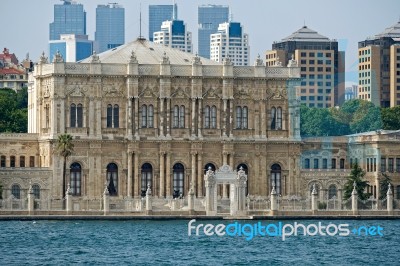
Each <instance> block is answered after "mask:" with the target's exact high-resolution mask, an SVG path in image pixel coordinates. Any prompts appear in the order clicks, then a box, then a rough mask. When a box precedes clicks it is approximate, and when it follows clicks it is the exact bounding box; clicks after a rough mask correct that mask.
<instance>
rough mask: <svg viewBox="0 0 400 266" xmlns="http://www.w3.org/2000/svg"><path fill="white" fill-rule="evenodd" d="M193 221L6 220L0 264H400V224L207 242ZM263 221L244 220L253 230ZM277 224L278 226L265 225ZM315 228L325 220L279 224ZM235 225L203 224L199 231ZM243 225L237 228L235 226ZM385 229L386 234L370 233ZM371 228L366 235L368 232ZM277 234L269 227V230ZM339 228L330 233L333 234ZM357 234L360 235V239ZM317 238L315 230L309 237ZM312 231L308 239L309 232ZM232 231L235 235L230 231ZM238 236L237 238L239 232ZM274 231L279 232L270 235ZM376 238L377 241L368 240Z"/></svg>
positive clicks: (1, 226) (0, 232)
mask: <svg viewBox="0 0 400 266" xmlns="http://www.w3.org/2000/svg"><path fill="white" fill-rule="evenodd" d="M188 222H189V221H188V220H173V221H172V220H168V221H146V220H140V221H46V220H38V221H2V222H0V265H71V264H84V265H104V264H107V265H109V264H114V265H128V264H129V265H136V264H142V265H150V264H151V265H396V264H397V265H399V263H400V260H399V252H400V233H399V228H400V221H398V220H391V221H389V220H376V221H375V220H365V221H362V220H361V221H360V220H354V221H352V220H346V221H340V220H332V221H329V220H323V221H321V223H322V224H323V225H325V226H326V225H329V224H335V225H339V224H348V227H349V229H350V230H353V231H354V232H351V233H350V235H348V236H339V235H338V234H336V235H334V236H328V235H326V236H321V235H315V236H304V235H303V234H300V233H299V235H298V236H288V237H287V238H286V239H285V240H284V241H283V240H282V237H280V236H260V235H256V236H254V237H253V238H252V240H246V236H243V235H242V236H227V235H224V236H217V235H215V234H214V235H213V236H206V235H205V234H204V231H202V229H203V227H200V229H199V232H200V235H199V236H196V235H194V234H195V231H196V230H192V232H191V234H192V235H191V236H188ZM257 222H258V221H238V223H240V224H241V225H244V224H246V223H249V224H251V225H253V224H255V223H257ZM260 222H261V224H264V225H265V224H274V225H278V221H260ZM281 222H282V224H292V225H293V224H294V223H295V222H297V223H302V224H305V225H309V224H311V223H313V224H317V223H318V222H319V221H315V220H310V221H304V220H299V221H281ZM201 223H203V224H212V225H213V226H216V225H218V224H221V223H223V224H225V225H228V224H230V223H231V224H234V223H235V221H209V220H207V221H206V220H203V221H201V220H197V221H196V222H195V223H193V225H194V226H197V225H199V224H201ZM236 225H237V224H236ZM378 227H379V228H382V231H381V233H382V235H379V234H377V233H376V232H377V231H376V230H375V231H374V230H372V231H370V232H369V233H368V235H367V233H366V232H368V231H367V230H368V229H369V228H375V229H376V228H378ZM364 228H366V230H364ZM270 229H271V228H270ZM334 229H335V228H334V227H331V230H330V232H331V233H332V234H333V233H334V231H335V230H334ZM354 229H360V230H359V231H358V232H356V230H354ZM311 231H312V230H311ZM311 231H310V232H311ZM231 232H234V230H233V231H231ZM238 232H239V231H238ZM269 232H272V233H273V232H274V231H273V230H272V229H271V230H270V231H269ZM370 233H371V234H375V235H373V236H371V235H369V234H370Z"/></svg>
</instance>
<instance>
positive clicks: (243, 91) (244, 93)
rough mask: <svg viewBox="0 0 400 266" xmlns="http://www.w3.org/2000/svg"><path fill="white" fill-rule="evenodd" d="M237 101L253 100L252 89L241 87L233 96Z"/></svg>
mask: <svg viewBox="0 0 400 266" xmlns="http://www.w3.org/2000/svg"><path fill="white" fill-rule="evenodd" d="M233 97H234V98H235V99H240V100H248V99H251V96H250V89H249V88H247V87H240V88H238V89H237V90H236V93H235V94H234V95H233Z"/></svg>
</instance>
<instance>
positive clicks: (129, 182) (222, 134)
mask: <svg viewBox="0 0 400 266" xmlns="http://www.w3.org/2000/svg"><path fill="white" fill-rule="evenodd" d="M299 83H300V69H299V67H298V66H297V62H296V61H295V60H293V59H292V60H291V61H289V64H288V66H282V64H281V63H280V62H276V64H275V65H274V66H268V67H266V66H265V65H264V64H263V61H262V60H261V59H260V58H258V59H257V60H256V62H255V63H254V66H233V64H232V63H231V62H230V60H229V58H225V59H224V61H223V63H218V62H214V61H211V60H208V59H204V58H200V57H198V56H197V55H196V56H194V55H192V54H189V53H184V52H181V51H178V50H175V49H171V48H168V47H164V46H161V45H157V44H154V43H151V42H148V41H146V40H143V39H138V40H136V41H133V42H131V43H129V44H126V45H123V46H120V47H118V48H114V49H112V50H110V51H107V52H104V53H102V54H99V55H96V54H93V55H92V56H91V57H90V58H88V59H85V60H83V61H81V62H78V63H65V62H64V60H63V58H62V57H61V55H59V54H57V55H56V56H55V58H54V60H53V62H51V63H48V60H47V58H46V57H45V56H44V55H42V57H41V58H40V61H39V63H38V65H37V66H36V67H35V70H34V72H33V73H32V74H31V75H30V78H29V88H28V91H29V106H28V115H29V118H28V120H29V124H28V131H29V133H27V134H0V156H1V157H0V158H1V161H0V182H1V184H2V185H3V195H2V196H3V199H6V198H9V197H14V198H17V199H23V198H26V197H27V195H28V190H29V189H30V188H31V189H32V190H33V193H34V194H35V196H36V198H52V199H62V197H63V190H64V191H65V190H66V189H67V188H66V187H63V178H62V176H63V158H62V157H60V156H59V155H58V154H57V152H56V150H55V148H56V144H57V137H58V136H59V135H60V134H63V133H68V134H70V135H72V136H73V143H74V146H75V147H74V152H73V154H72V156H70V157H68V160H67V173H66V178H67V183H69V186H70V192H71V193H72V196H73V197H74V198H75V199H78V200H79V199H82V200H83V199H86V200H91V199H99V198H101V197H102V194H103V192H104V189H105V187H107V188H108V191H109V194H110V197H113V198H118V199H125V198H140V197H143V196H144V195H145V193H146V189H147V186H148V185H150V187H151V190H152V193H153V195H154V196H156V197H159V198H176V197H185V196H186V195H187V193H188V191H189V189H190V188H193V189H194V194H195V196H196V197H197V198H202V197H204V195H205V181H204V174H205V172H206V170H207V169H210V168H211V169H213V170H215V169H218V168H220V167H221V166H223V165H229V166H230V167H232V168H233V169H235V170H239V169H243V170H244V171H245V172H246V174H247V184H246V186H247V187H246V195H250V196H258V197H268V196H269V194H270V192H271V189H272V187H273V186H275V189H276V192H277V193H278V195H279V196H281V197H293V196H296V197H303V198H307V197H308V196H309V195H310V191H311V189H312V187H313V186H314V184H315V185H316V186H315V187H316V189H317V191H318V197H319V198H320V199H328V198H332V197H336V198H341V197H342V189H343V186H344V183H345V182H346V178H347V176H348V175H349V173H350V168H351V164H352V163H353V162H356V161H357V162H358V163H359V164H360V165H361V167H362V168H363V169H364V170H365V171H366V177H367V179H368V181H369V184H370V186H369V187H368V190H369V192H371V193H372V194H373V195H374V197H378V193H379V177H380V176H381V172H387V173H388V175H389V176H390V177H391V178H392V182H393V185H394V192H395V196H394V197H395V198H397V199H398V198H400V178H399V172H400V145H399V143H400V132H398V131H378V132H367V133H361V134H357V135H351V136H342V137H330V138H328V137H327V138H307V139H302V138H301V137H300V103H299V100H298V99H297V93H296V90H297V87H298V86H299ZM229 192H230V191H229V188H228V185H225V184H222V185H220V186H219V187H218V193H219V195H220V196H221V197H222V198H224V197H225V198H227V197H229ZM78 208H79V207H78ZM81 208H83V207H81Z"/></svg>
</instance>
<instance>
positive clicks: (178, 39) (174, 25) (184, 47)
mask: <svg viewBox="0 0 400 266" xmlns="http://www.w3.org/2000/svg"><path fill="white" fill-rule="evenodd" d="M153 37H154V38H153V40H154V43H160V44H163V45H164V46H168V47H172V48H177V49H179V50H181V51H183V52H188V53H191V52H192V33H191V32H190V31H187V27H186V24H185V23H184V22H183V20H167V21H164V22H163V23H162V26H161V31H156V32H154V33H153Z"/></svg>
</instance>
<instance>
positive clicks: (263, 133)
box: [261, 100, 267, 138]
mask: <svg viewBox="0 0 400 266" xmlns="http://www.w3.org/2000/svg"><path fill="white" fill-rule="evenodd" d="M265 105H266V103H265V100H262V101H261V138H266V136H267V133H266V130H267V112H266V108H265Z"/></svg>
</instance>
